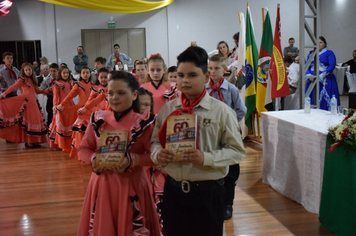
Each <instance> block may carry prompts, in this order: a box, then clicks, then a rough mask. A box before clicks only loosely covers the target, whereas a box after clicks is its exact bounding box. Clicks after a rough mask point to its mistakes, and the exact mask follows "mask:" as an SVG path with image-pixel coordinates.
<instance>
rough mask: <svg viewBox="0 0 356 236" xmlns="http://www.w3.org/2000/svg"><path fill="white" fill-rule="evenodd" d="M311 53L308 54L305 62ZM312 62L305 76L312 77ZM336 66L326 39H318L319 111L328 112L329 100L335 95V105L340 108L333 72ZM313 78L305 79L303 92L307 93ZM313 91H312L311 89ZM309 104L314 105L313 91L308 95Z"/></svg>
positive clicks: (321, 37) (333, 55)
mask: <svg viewBox="0 0 356 236" xmlns="http://www.w3.org/2000/svg"><path fill="white" fill-rule="evenodd" d="M312 52H313V51H310V52H309V55H308V57H307V61H308V59H309V57H310V55H311V53H312ZM314 65H315V63H314V61H312V62H311V64H310V66H309V67H308V70H307V72H306V73H307V75H314ZM335 66H336V57H335V54H334V52H333V51H331V50H329V49H328V48H327V43H326V39H325V38H324V37H323V36H320V37H319V97H320V98H319V103H320V109H323V110H327V111H328V110H330V100H331V98H332V95H335V98H336V100H337V105H338V106H340V98H339V89H338V87H337V82H336V77H335V75H334V74H333V71H334V69H335ZM312 81H313V78H310V79H307V83H306V86H305V92H307V90H308V88H309V86H310V84H311V83H312ZM313 90H314V89H313ZM310 98H311V103H312V104H314V91H312V92H311V93H310Z"/></svg>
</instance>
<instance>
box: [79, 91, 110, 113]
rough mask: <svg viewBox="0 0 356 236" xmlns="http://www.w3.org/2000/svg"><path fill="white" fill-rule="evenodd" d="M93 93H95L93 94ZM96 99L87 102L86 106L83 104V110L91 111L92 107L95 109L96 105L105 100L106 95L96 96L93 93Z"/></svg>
mask: <svg viewBox="0 0 356 236" xmlns="http://www.w3.org/2000/svg"><path fill="white" fill-rule="evenodd" d="M94 93H95V92H94ZM95 94H96V95H95V96H96V97H95V98H92V100H91V101H88V102H87V103H86V104H85V106H84V107H85V109H87V110H88V111H89V110H90V109H92V108H93V107H95V106H96V105H98V104H99V103H101V102H102V101H104V99H105V98H106V95H105V93H101V94H97V93H95Z"/></svg>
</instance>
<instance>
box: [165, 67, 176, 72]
mask: <svg viewBox="0 0 356 236" xmlns="http://www.w3.org/2000/svg"><path fill="white" fill-rule="evenodd" d="M171 72H177V67H176V66H171V67H169V68H168V70H167V74H168V73H171Z"/></svg>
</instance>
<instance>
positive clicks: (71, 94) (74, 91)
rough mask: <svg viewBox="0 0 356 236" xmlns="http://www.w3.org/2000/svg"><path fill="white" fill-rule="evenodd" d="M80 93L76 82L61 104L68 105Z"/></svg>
mask: <svg viewBox="0 0 356 236" xmlns="http://www.w3.org/2000/svg"><path fill="white" fill-rule="evenodd" d="M78 93H79V87H78V84H75V85H74V87H73V88H72V90H71V91H70V92H69V93H68V95H67V96H66V97H65V98H64V100H63V101H62V102H61V105H62V106H63V107H66V106H68V105H69V103H70V102H71V101H72V100H73V98H74V97H75V96H77V95H78Z"/></svg>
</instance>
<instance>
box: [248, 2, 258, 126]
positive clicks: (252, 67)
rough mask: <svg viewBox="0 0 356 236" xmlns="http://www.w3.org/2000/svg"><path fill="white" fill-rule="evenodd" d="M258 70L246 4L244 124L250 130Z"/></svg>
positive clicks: (250, 21) (249, 14) (255, 48)
mask: <svg viewBox="0 0 356 236" xmlns="http://www.w3.org/2000/svg"><path fill="white" fill-rule="evenodd" d="M257 68H258V50H257V45H256V40H255V33H254V30H253V24H252V16H251V11H250V6H249V5H248V4H247V13H246V62H245V70H246V74H245V84H246V95H245V96H246V98H245V106H246V108H247V112H246V116H245V124H246V126H247V127H248V128H249V129H252V114H253V112H254V111H255V109H256V78H257Z"/></svg>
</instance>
